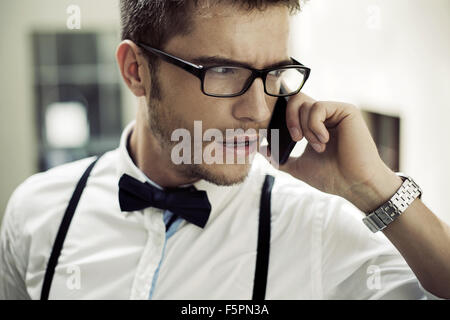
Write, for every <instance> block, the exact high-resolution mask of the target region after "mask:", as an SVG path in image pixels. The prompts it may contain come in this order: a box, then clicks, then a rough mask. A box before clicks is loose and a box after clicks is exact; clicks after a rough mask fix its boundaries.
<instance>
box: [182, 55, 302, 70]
mask: <svg viewBox="0 0 450 320" xmlns="http://www.w3.org/2000/svg"><path fill="white" fill-rule="evenodd" d="M190 61H191V62H193V63H195V64H200V65H202V66H205V67H209V66H233V67H243V68H250V69H256V68H255V67H254V66H252V65H251V64H249V63H246V62H242V61H237V60H233V59H229V58H225V57H221V56H201V57H197V58H194V59H190ZM292 64H294V63H293V61H292V59H286V60H283V61H279V62H276V63H273V64H271V65H268V66H266V67H265V68H264V69H271V68H276V67H281V66H285V65H292Z"/></svg>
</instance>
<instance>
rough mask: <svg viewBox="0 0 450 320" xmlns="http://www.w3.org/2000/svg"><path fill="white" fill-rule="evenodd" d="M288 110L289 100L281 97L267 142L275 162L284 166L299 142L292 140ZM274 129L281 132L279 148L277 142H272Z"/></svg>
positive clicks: (274, 112) (273, 115)
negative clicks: (287, 121)
mask: <svg viewBox="0 0 450 320" xmlns="http://www.w3.org/2000/svg"><path fill="white" fill-rule="evenodd" d="M286 108H287V98H286V97H279V98H278V100H277V102H276V104H275V108H274V111H273V114H272V119H271V120H270V123H269V128H268V129H269V130H268V132H267V142H268V143H269V145H268V149H269V151H270V154H271V155H272V158H273V159H274V161H277V159H278V164H280V165H282V164H284V163H286V161H287V160H288V159H289V155H290V154H291V152H292V150H293V149H294V147H295V145H296V144H297V142H295V141H294V140H292V138H291V134H290V133H289V130H288V128H287V125H286ZM272 129H278V130H279V139H278V148H277V146H276V144H277V142H275V141H272V133H271V130H272Z"/></svg>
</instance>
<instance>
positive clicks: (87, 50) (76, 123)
mask: <svg viewBox="0 0 450 320" xmlns="http://www.w3.org/2000/svg"><path fill="white" fill-rule="evenodd" d="M32 42H33V52H34V67H35V70H34V75H35V81H34V85H35V87H34V90H35V106H36V121H37V128H38V132H37V134H38V137H39V139H38V141H39V169H40V170H41V171H43V170H47V169H49V168H51V167H54V166H56V165H60V164H62V163H65V162H70V161H74V160H78V159H81V158H84V157H88V156H92V155H96V154H100V153H103V152H105V151H108V150H111V149H114V148H116V147H117V145H118V141H119V139H120V133H121V123H122V115H121V106H120V101H121V94H120V77H119V72H118V70H117V67H116V63H115V58H114V53H115V46H116V44H117V39H116V36H115V35H114V34H109V33H82V32H77V33H68V32H67V33H65V32H62V33H49V32H45V33H41V32H38V33H34V34H33V35H32Z"/></svg>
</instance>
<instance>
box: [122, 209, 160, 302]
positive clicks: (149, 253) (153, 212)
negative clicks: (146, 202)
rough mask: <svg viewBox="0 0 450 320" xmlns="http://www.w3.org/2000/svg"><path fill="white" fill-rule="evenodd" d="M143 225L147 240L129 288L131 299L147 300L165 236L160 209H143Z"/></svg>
mask: <svg viewBox="0 0 450 320" xmlns="http://www.w3.org/2000/svg"><path fill="white" fill-rule="evenodd" d="M143 215H144V226H145V228H146V229H147V242H146V244H145V248H144V250H143V252H142V256H141V259H140V261H139V265H138V267H137V270H136V275H135V278H134V281H133V287H132V289H131V297H130V299H132V300H147V299H148V295H149V292H150V289H151V286H152V281H153V276H154V275H155V272H156V269H157V268H158V265H159V263H160V261H161V258H162V255H163V249H164V242H165V236H166V227H165V224H164V221H163V219H162V211H161V210H158V209H154V208H149V209H145V210H144V211H143Z"/></svg>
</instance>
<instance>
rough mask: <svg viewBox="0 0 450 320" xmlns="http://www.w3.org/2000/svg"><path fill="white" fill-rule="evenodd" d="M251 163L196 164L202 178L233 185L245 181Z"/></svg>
mask: <svg viewBox="0 0 450 320" xmlns="http://www.w3.org/2000/svg"><path fill="white" fill-rule="evenodd" d="M250 167H251V164H248V163H246V164H211V165H207V164H202V165H198V166H196V169H195V171H197V172H196V173H197V176H198V177H199V178H200V179H203V180H206V181H208V182H210V183H213V184H216V185H219V186H231V185H235V184H240V183H242V182H244V181H245V179H246V178H247V176H248V173H249V171H250Z"/></svg>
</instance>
